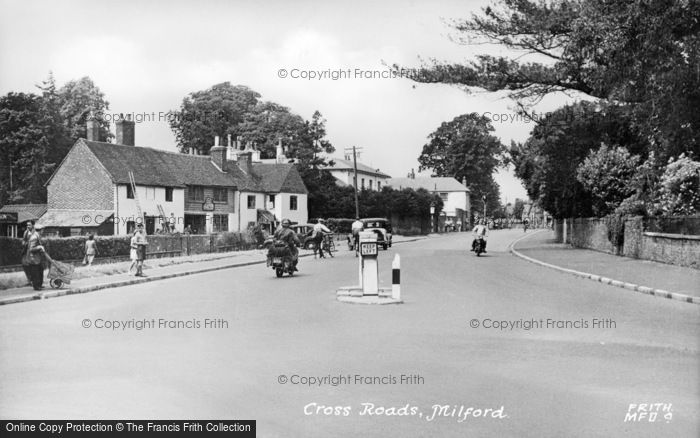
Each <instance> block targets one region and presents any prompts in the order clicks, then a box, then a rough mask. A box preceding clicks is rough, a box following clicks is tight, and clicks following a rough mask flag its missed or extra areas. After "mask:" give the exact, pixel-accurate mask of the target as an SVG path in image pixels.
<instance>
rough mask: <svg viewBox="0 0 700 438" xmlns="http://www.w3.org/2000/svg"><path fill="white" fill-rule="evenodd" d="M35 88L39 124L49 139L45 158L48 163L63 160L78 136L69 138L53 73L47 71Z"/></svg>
mask: <svg viewBox="0 0 700 438" xmlns="http://www.w3.org/2000/svg"><path fill="white" fill-rule="evenodd" d="M37 88H39V89H40V90H41V99H40V103H41V110H40V113H41V124H42V125H43V126H46V128H47V132H46V135H47V139H48V140H49V144H48V150H47V153H46V160H47V162H48V163H52V164H57V163H60V162H61V161H62V160H63V158H64V157H65V156H66V154H67V153H68V151H69V150H70V147H71V146H72V145H73V143H74V142H75V140H77V139H78V138H71V134H70V130H69V128H68V126H67V123H65V119H64V117H63V114H62V113H61V108H62V106H63V102H62V100H63V99H62V98H61V96H59V95H58V91H57V90H56V81H55V79H54V77H53V74H52V73H51V72H49V77H48V78H47V79H46V80H45V81H43V82H42V84H41V85H37Z"/></svg>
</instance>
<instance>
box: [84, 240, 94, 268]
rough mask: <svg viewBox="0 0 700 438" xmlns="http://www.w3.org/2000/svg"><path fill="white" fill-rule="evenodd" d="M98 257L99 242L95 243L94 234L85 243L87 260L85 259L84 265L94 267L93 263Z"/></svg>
mask: <svg viewBox="0 0 700 438" xmlns="http://www.w3.org/2000/svg"><path fill="white" fill-rule="evenodd" d="M96 255H97V242H96V241H95V236H93V235H92V234H90V235H88V240H86V241H85V258H84V259H83V264H84V265H88V266H92V261H93V260H95V256H96Z"/></svg>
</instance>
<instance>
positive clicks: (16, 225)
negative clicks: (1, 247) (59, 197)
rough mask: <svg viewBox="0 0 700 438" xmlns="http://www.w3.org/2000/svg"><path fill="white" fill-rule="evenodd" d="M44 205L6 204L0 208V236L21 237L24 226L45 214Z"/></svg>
mask: <svg viewBox="0 0 700 438" xmlns="http://www.w3.org/2000/svg"><path fill="white" fill-rule="evenodd" d="M46 208H47V207H46V204H8V205H5V206H3V207H2V208H0V236H5V237H22V233H23V232H24V224H25V222H27V221H37V220H38V219H39V218H41V217H42V216H43V215H44V213H46Z"/></svg>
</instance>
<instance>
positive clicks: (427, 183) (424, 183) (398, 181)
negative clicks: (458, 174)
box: [386, 176, 469, 192]
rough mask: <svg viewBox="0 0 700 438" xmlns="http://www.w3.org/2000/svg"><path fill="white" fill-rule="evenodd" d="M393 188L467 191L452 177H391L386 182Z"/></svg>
mask: <svg viewBox="0 0 700 438" xmlns="http://www.w3.org/2000/svg"><path fill="white" fill-rule="evenodd" d="M386 184H387V185H388V186H390V187H391V188H393V189H396V190H400V189H413V190H416V189H426V190H427V191H429V192H468V191H469V189H468V188H467V187H466V186H465V185H464V184H462V183H460V182H459V181H457V180H456V179H454V178H452V177H442V176H436V177H418V178H391V179H390V180H389V181H387V182H386Z"/></svg>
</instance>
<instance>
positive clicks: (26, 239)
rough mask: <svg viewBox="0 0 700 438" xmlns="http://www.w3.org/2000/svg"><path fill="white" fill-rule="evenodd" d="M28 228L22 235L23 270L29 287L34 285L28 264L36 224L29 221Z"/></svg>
mask: <svg viewBox="0 0 700 438" xmlns="http://www.w3.org/2000/svg"><path fill="white" fill-rule="evenodd" d="M26 226H27V228H26V229H25V230H24V234H23V235H22V258H21V260H22V270H24V275H25V276H26V277H27V286H31V284H32V276H31V274H30V273H29V263H28V262H27V261H28V259H27V257H26V256H27V249H28V248H29V237H30V236H31V235H32V233H34V222H33V221H27V224H26Z"/></svg>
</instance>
